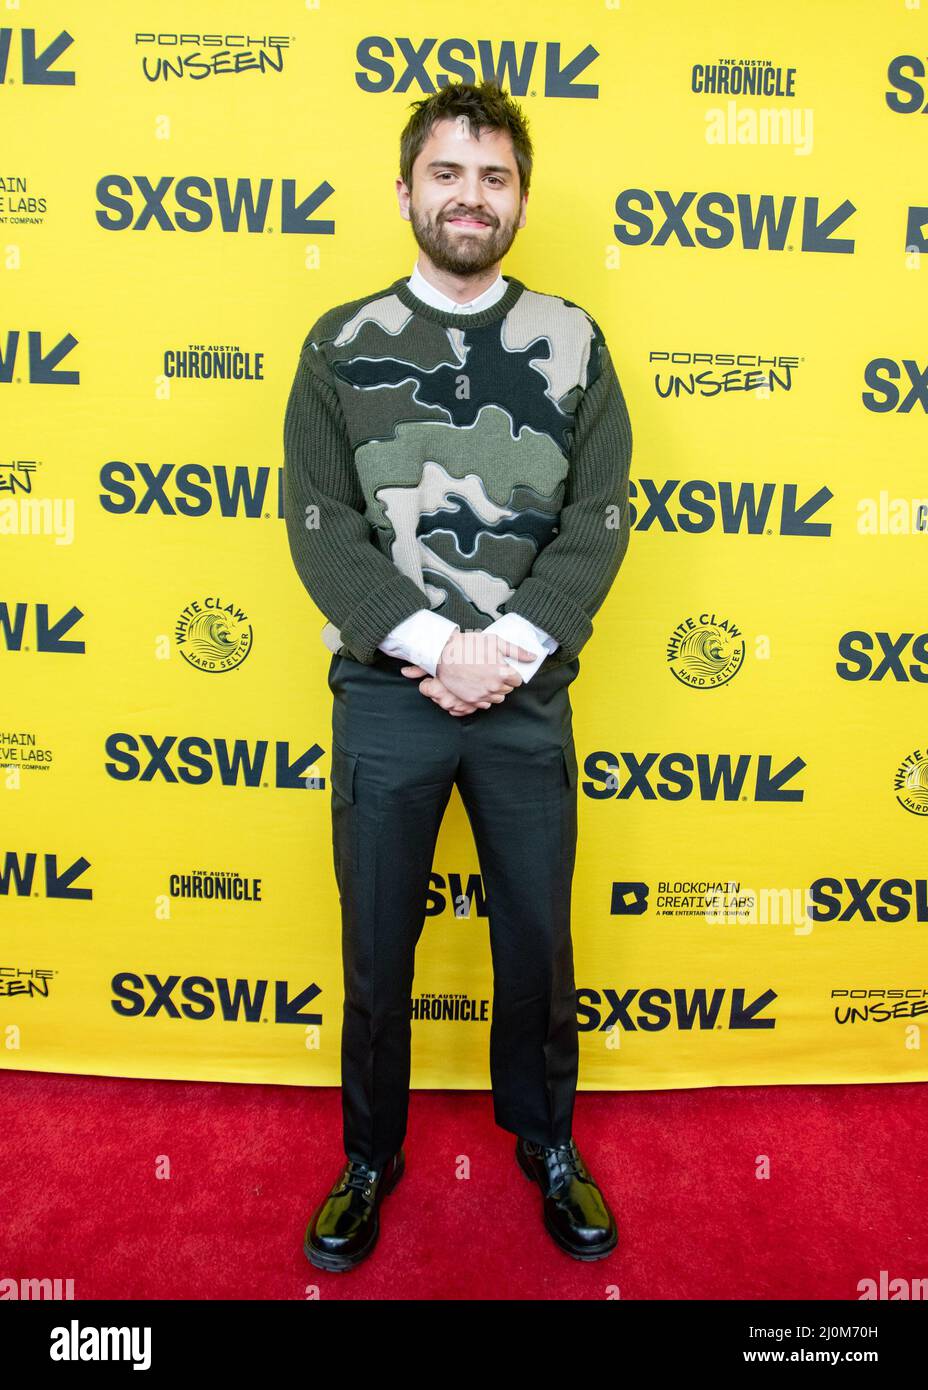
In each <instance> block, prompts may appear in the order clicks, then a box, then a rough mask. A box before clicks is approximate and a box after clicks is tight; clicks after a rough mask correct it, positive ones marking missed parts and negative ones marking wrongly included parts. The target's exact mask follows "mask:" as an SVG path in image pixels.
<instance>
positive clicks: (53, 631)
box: [0, 599, 86, 656]
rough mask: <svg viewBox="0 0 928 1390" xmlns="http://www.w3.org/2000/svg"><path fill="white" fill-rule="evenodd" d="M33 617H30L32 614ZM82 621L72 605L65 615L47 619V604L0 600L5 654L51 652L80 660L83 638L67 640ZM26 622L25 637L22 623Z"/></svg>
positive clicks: (76, 609) (0, 625)
mask: <svg viewBox="0 0 928 1390" xmlns="http://www.w3.org/2000/svg"><path fill="white" fill-rule="evenodd" d="M33 609H34V610H35V611H34V615H33V616H32V617H30V613H31V612H32V610H33ZM83 617H84V614H83V612H82V611H81V609H80V608H77V607H75V606H74V605H73V604H72V605H71V607H70V608H69V609H68V610H67V612H65V613H56V615H55V616H54V617H52V616H51V615H50V610H49V606H48V604H47V603H35V604H30V603H8V602H7V601H6V600H5V599H3V600H0V639H2V641H3V644H4V646H5V647H6V650H7V651H8V652H30V651H31V652H54V653H55V655H56V656H62V655H64V656H83V654H84V652H85V650H86V646H85V643H84V640H83V638H81V637H73V636H69V635H68V634H69V633H72V632H73V631H74V629H75V628H76V627H77V625H78V623H79V622H81V621H82V619H83ZM27 619H28V620H29V630H28V636H27V632H26V622H27Z"/></svg>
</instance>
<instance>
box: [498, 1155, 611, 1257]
mask: <svg viewBox="0 0 928 1390" xmlns="http://www.w3.org/2000/svg"><path fill="white" fill-rule="evenodd" d="M516 1159H517V1160H518V1163H519V1167H520V1168H521V1169H522V1171H523V1173H524V1174H525V1175H526V1177H528V1178H531V1180H532V1182H537V1183H538V1185H539V1187H540V1188H541V1191H542V1193H543V1197H544V1200H543V1202H542V1212H543V1215H544V1223H545V1229H546V1230H547V1232H548V1234H549V1235H551V1236H553V1237H554V1239H555V1240H556V1241H557V1243H558V1245H559V1246H560V1247H561V1249H562V1250H566V1251H567V1253H568V1255H573V1256H574V1258H575V1259H578V1260H601V1259H603V1258H604V1256H606V1255H608V1254H609V1252H610V1250H614V1249H615V1247H616V1245H617V1244H618V1242H619V1233H618V1230H617V1228H616V1224H615V1217H614V1216H613V1215H612V1212H611V1211H610V1210H609V1207H608V1205H607V1203H606V1199H605V1198H604V1197H603V1195H602V1193H601V1192H600V1190H599V1188H598V1187H597V1186H596V1183H595V1182H594V1181H593V1178H592V1175H591V1174H590V1171H589V1169H588V1168H587V1166H586V1164H585V1163H584V1161H583V1159H582V1158H581V1157H580V1150H579V1149H578V1148H577V1145H576V1142H575V1141H574V1140H573V1139H571V1140H569V1142H568V1143H566V1144H560V1145H559V1146H558V1147H557V1148H542V1147H541V1145H540V1144H533V1143H531V1141H530V1140H528V1139H522V1138H519V1139H517V1140H516Z"/></svg>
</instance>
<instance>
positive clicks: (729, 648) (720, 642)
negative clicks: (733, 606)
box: [667, 613, 744, 690]
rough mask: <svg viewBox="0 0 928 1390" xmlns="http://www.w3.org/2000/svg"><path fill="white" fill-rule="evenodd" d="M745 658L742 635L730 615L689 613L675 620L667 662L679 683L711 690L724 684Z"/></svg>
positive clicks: (692, 688) (697, 688)
mask: <svg viewBox="0 0 928 1390" xmlns="http://www.w3.org/2000/svg"><path fill="white" fill-rule="evenodd" d="M743 661H744V636H743V634H742V632H741V629H740V628H739V627H738V625H737V624H736V623H735V622H733V621H732V619H731V618H721V617H719V616H718V614H717V613H699V614H692V615H691V616H690V617H688V618H684V619H683V621H682V622H680V623H677V626H676V627H675V628H674V630H673V632H672V633H671V634H670V639H669V641H668V643H667V664H668V666H669V667H670V670H671V672H672V673H673V675H674V676H675V677H676V678H677V680H678V681H679V682H680V684H681V685H688V686H689V687H690V689H691V690H712V689H714V688H715V687H716V686H719V685H725V684H726V682H727V681H730V680H731V678H732V676H734V675H736V674H737V672H738V671H739V670H740V668H741V663H742V662H743Z"/></svg>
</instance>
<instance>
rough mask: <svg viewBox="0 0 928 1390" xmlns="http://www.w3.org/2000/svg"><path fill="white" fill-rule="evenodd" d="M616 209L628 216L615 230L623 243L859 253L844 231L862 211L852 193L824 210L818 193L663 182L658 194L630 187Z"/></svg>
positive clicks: (715, 249) (705, 249) (623, 193)
mask: <svg viewBox="0 0 928 1390" xmlns="http://www.w3.org/2000/svg"><path fill="white" fill-rule="evenodd" d="M694 200H695V206H694ZM797 203H798V204H799V211H798V212H797ZM615 211H616V215H617V216H618V217H620V218H621V219H622V221H621V222H617V223H616V224H615V226H614V227H613V231H614V232H615V238H616V241H619V242H621V243H622V245H623V246H667V245H669V244H670V243H671V241H674V242H676V244H677V245H678V246H685V247H689V248H691V247H694V246H699V247H700V248H701V249H702V250H704V251H719V250H721V249H722V248H723V247H726V246H731V245H733V244H736V245H738V246H740V247H742V248H743V249H744V250H745V251H758V250H760V249H761V247H763V248H765V249H766V250H768V251H784V250H790V251H792V250H794V249H795V248H796V247H797V246H798V249H799V250H800V251H816V252H828V253H830V254H831V255H839V256H850V255H853V253H854V241H853V240H852V238H850V237H844V236H839V235H838V232H839V231H840V230H841V229H842V228H844V227H845V225H846V224H847V223H848V221H849V220H850V218H851V217H852V216H853V214H854V213H855V212H856V211H857V209H856V208H855V206H854V204H853V203H852V202H850V201H849V200H848V199H847V198H845V199H844V200H843V201H842V202H841V203H839V204H837V206H836V207H834V208H832V209H831V210H825V211H822V210H820V208H819V201H818V198H815V197H805V198H802V199H797V198H796V197H795V196H794V195H793V194H791V193H786V194H783V195H782V196H780V197H777V198H774V196H773V194H771V193H761V194H759V195H757V196H756V197H755V195H754V194H751V193H737V194H735V196H734V197H732V195H731V194H729V193H722V192H720V191H718V190H714V191H712V192H708V193H703V194H701V195H697V194H696V193H695V192H690V193H681V194H680V195H679V197H675V196H674V194H672V193H670V192H668V190H667V189H663V188H658V189H656V190H655V192H654V196H653V197H652V195H651V194H650V193H649V192H648V190H647V189H644V188H626V189H623V191H622V192H621V193H620V194H619V195H618V197H617V198H616V200H615ZM652 214H656V215H654V216H652ZM687 215H690V216H691V220H692V221H693V222H694V224H695V227H694V230H693V231H690V228H689V226H688V225H687V223H686V221H685V220H684V219H685V218H686V217H687Z"/></svg>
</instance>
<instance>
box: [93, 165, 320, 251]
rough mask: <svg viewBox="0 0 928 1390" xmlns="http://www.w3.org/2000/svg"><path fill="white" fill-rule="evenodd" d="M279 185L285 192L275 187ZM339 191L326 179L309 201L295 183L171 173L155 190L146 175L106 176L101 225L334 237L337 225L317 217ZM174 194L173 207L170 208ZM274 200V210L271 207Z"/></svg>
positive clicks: (99, 190)
mask: <svg viewBox="0 0 928 1390" xmlns="http://www.w3.org/2000/svg"><path fill="white" fill-rule="evenodd" d="M278 183H279V193H275V192H274V190H275V185H276V184H278ZM334 192H335V189H334V188H333V187H332V185H331V184H330V183H328V182H327V181H326V180H323V182H322V183H319V184H317V185H316V187H315V188H314V189H313V190H312V192H310V193H307V194H306V196H305V197H303V198H300V197H298V196H297V191H296V180H295V179H280V180H276V179H273V178H267V179H258V180H254V179H250V178H240V179H234V180H229V179H227V178H222V177H215V178H213V177H210V178H205V177H203V176H201V175H199V174H185V175H184V176H183V177H181V178H175V176H174V175H173V174H165V175H164V176H163V177H162V178H159V179H158V182H157V183H156V184H155V185H152V181H151V179H149V178H146V177H145V175H144V174H133V175H131V176H129V175H127V174H104V176H103V178H101V179H100V180H99V182H98V183H97V187H96V194H97V202H98V204H99V211H98V212H97V213H96V219H97V225H98V226H100V227H102V228H103V230H104V231H105V232H128V231H132V232H143V231H145V230H146V229H147V228H148V227H151V226H154V227H156V228H157V229H158V230H159V231H162V232H205V231H208V230H209V228H210V227H213V226H216V227H218V229H219V230H220V231H222V232H231V233H233V234H234V233H238V232H241V231H245V232H256V233H264V232H273V231H279V232H284V233H290V234H292V235H295V236H308V235H309V236H332V235H333V233H334V232H335V223H334V221H332V220H331V219H326V218H317V217H315V216H314V213H316V212H317V211H318V209H319V208H320V207H321V206H322V204H323V203H325V202H327V201H328V199H329V198H331V196H332V194H333V193H334ZM169 194H170V206H169V207H166V206H165V203H166V202H167V201H168V195H169ZM272 194H273V195H274V201H273V206H272V202H271V198H272Z"/></svg>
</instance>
